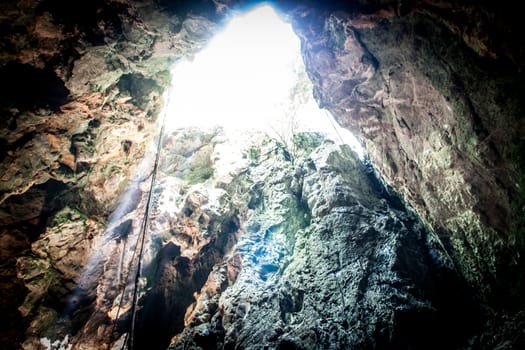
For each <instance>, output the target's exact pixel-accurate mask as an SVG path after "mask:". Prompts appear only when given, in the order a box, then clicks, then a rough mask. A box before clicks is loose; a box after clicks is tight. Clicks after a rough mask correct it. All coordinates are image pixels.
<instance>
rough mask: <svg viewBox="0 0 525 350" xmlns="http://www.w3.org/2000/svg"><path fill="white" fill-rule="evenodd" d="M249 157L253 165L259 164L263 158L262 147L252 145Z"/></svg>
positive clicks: (249, 149)
mask: <svg viewBox="0 0 525 350" xmlns="http://www.w3.org/2000/svg"><path fill="white" fill-rule="evenodd" d="M248 159H250V164H251V165H257V164H259V161H260V159H261V149H260V148H259V147H257V146H255V145H252V146H250V148H248Z"/></svg>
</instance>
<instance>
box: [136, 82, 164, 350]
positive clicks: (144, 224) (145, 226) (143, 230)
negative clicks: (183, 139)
mask: <svg viewBox="0 0 525 350" xmlns="http://www.w3.org/2000/svg"><path fill="white" fill-rule="evenodd" d="M170 95H171V94H170V92H168V97H167V100H166V107H165V109H164V111H163V116H162V120H161V126H160V132H159V138H158V141H157V150H156V151H157V152H156V154H155V163H154V164H153V171H152V174H151V183H150V187H149V191H148V198H147V201H146V209H145V213H144V218H143V220H142V227H141V234H140V236H139V239H140V250H139V256H138V262H137V272H136V273H135V281H134V287H133V301H132V304H131V327H130V331H129V338H128V350H133V345H134V338H135V321H136V319H137V306H138V293H139V281H140V276H141V274H140V272H141V269H142V258H143V255H144V242H145V241H146V233H147V231H148V225H149V216H150V211H151V202H152V198H153V190H154V188H155V183H156V180H157V171H158V168H159V159H160V150H161V148H162V137H163V136H164V128H165V125H166V114H167V106H168V105H169V101H170ZM137 241H138V240H137Z"/></svg>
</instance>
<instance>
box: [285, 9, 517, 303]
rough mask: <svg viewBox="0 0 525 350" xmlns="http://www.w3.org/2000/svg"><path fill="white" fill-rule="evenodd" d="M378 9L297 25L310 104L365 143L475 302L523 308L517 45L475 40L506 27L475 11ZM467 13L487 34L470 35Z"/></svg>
mask: <svg viewBox="0 0 525 350" xmlns="http://www.w3.org/2000/svg"><path fill="white" fill-rule="evenodd" d="M398 5H403V4H402V3H401V2H398ZM412 5H413V6H412ZM433 6H434V7H433ZM435 6H439V7H440V11H441V12H440V11H437V8H436V7H435ZM379 7H380V8H374V9H371V13H369V14H362V12H361V13H357V12H356V11H355V10H354V11H353V12H352V11H348V12H334V11H332V12H326V11H325V12H323V11H314V10H311V11H304V12H301V13H300V14H299V16H298V17H297V18H296V19H295V23H296V28H297V31H298V34H299V35H300V37H301V38H302V40H303V53H304V58H305V64H306V66H307V70H308V73H309V75H310V77H311V79H312V81H313V82H314V85H315V86H316V89H315V94H316V97H317V99H318V101H319V102H320V104H321V105H322V106H324V107H326V108H328V109H329V110H331V111H332V113H333V114H334V116H335V117H336V119H337V120H338V121H339V122H340V123H341V124H342V125H343V126H345V127H348V128H350V129H351V130H353V131H354V132H356V133H357V134H358V135H360V136H361V138H362V140H363V141H364V143H365V145H366V149H367V151H368V154H369V157H370V160H371V162H372V163H373V164H374V165H375V166H376V167H377V169H378V171H379V172H380V173H381V174H382V176H383V177H384V178H385V179H386V181H387V182H388V183H389V184H390V185H391V186H392V187H394V188H395V189H396V190H397V191H399V192H400V193H401V194H402V196H403V197H404V198H405V199H406V200H407V202H408V203H410V205H412V206H413V207H414V208H415V209H416V210H417V212H418V213H419V214H420V215H421V217H422V218H424V220H425V221H426V222H428V223H429V224H430V225H431V226H432V227H433V228H434V230H435V231H436V232H437V233H438V235H439V236H440V239H441V240H442V242H443V244H444V245H445V246H446V247H447V250H448V251H449V252H450V254H451V255H452V257H453V259H454V261H455V264H456V265H457V266H458V268H459V269H460V270H461V271H462V274H463V275H464V276H465V278H466V279H467V280H468V281H469V283H471V284H472V285H473V286H475V288H476V289H477V290H478V292H479V294H480V297H481V298H482V299H485V300H487V299H490V300H491V302H496V303H499V302H500V301H501V299H502V298H503V299H507V296H508V294H509V293H508V291H509V290H511V293H510V294H514V293H515V294H514V295H513V297H515V298H516V299H514V301H516V302H518V303H521V302H520V301H519V300H520V299H521V298H520V297H519V292H517V290H518V289H519V288H521V284H522V282H521V280H522V278H521V277H520V278H519V279H518V280H519V281H516V280H515V278H514V277H512V276H515V273H519V271H520V270H521V268H522V263H521V262H519V261H520V260H521V258H520V256H521V253H522V251H523V245H522V243H520V242H521V241H522V237H523V224H522V219H521V217H522V216H523V208H522V203H523V200H522V198H523V191H522V188H523V186H522V184H521V183H522V180H521V177H522V176H521V173H522V164H523V161H522V158H521V156H517V153H519V154H521V153H523V152H522V151H523V139H522V134H523V126H524V125H523V118H522V116H523V103H522V102H521V100H520V99H519V98H518V97H517V95H516V94H518V93H519V91H523V82H522V79H521V74H522V73H520V72H521V71H522V67H523V65H522V60H523V57H522V56H521V54H511V52H514V53H516V52H517V51H516V50H518V51H519V49H516V48H517V47H523V46H522V45H523V42H522V41H520V40H518V39H517V38H515V36H513V38H515V39H516V40H517V41H516V42H514V43H513V47H515V50H514V51H512V50H510V49H509V50H506V51H505V50H503V51H502V50H501V47H498V46H499V45H496V46H494V47H493V46H490V45H489V43H488V42H487V38H486V37H485V36H483V37H480V36H481V35H490V34H489V33H491V30H493V31H494V32H497V30H496V29H495V28H496V27H498V25H501V23H494V22H491V21H490V20H489V19H486V20H485V21H482V20H481V19H479V17H480V16H482V15H481V14H480V13H481V12H483V11H482V9H474V8H473V7H471V6H470V7H469V6H466V7H465V6H463V5H458V6H457V8H456V7H453V8H452V7H450V6H449V5H447V4H444V3H440V4H430V3H426V2H421V3H419V2H415V3H414V4H411V5H409V6H408V8H407V7H405V9H404V11H401V10H400V8H396V7H388V6H379ZM401 9H402V8H401ZM432 9H433V10H432ZM449 11H453V12H454V15H455V16H458V17H454V16H451V17H449V16H448V15H450V13H449ZM476 11H478V12H476ZM479 11H481V12H479ZM465 13H470V14H472V15H473V16H474V18H476V19H479V20H480V21H482V22H480V24H479V25H485V24H486V25H487V30H488V32H489V33H486V32H484V33H483V34H481V33H480V32H479V30H478V29H479V28H478V29H476V30H475V29H473V28H471V27H469V25H470V24H469V23H470V22H467V20H466V19H462V18H463V17H461V16H463V15H465ZM483 13H484V14H486V13H485V12H483ZM447 14H448V15H447ZM476 14H477V15H476ZM482 17H483V16H482ZM463 20H464V21H465V24H464V23H463V22H462V21H463ZM498 20H499V19H498ZM463 25H464V27H463ZM512 25H515V22H512V21H510V22H509V23H507V24H505V28H506V29H507V31H508V30H510V28H512ZM451 28H452V29H453V30H452V31H451V30H450V29H451ZM498 28H499V27H498ZM489 29H490V30H489ZM500 29H501V28H500ZM458 31H461V36H458V34H459V33H458ZM510 40H511V38H510V37H506V38H505V39H504V41H503V42H502V43H501V44H502V45H507V44H509V41H510ZM491 43H492V42H491ZM518 149H519V151H517V150H518ZM516 152H517V153H516ZM509 272H510V274H509ZM503 295H505V297H503Z"/></svg>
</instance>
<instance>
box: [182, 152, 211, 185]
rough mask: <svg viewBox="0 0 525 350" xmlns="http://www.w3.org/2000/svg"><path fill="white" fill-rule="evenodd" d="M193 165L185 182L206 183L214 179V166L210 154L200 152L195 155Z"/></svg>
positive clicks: (186, 175) (191, 183)
mask: <svg viewBox="0 0 525 350" xmlns="http://www.w3.org/2000/svg"><path fill="white" fill-rule="evenodd" d="M194 157H195V158H194V160H193V162H192V164H191V165H190V166H189V168H188V169H187V171H186V174H185V176H184V180H185V181H186V182H187V183H188V184H190V185H194V184H198V183H202V182H205V181H206V180H208V179H210V178H211V177H213V164H212V161H211V158H210V154H209V153H208V152H200V153H196V154H195V155H194Z"/></svg>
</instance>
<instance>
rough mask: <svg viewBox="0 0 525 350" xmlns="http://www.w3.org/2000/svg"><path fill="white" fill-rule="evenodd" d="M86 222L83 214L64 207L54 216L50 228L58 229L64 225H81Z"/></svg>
mask: <svg viewBox="0 0 525 350" xmlns="http://www.w3.org/2000/svg"><path fill="white" fill-rule="evenodd" d="M86 220H87V216H86V215H85V214H83V213H81V212H79V211H78V210H75V209H71V208H69V207H65V208H64V209H62V210H61V211H59V212H57V213H56V214H55V216H54V217H53V220H52V222H51V225H50V226H51V227H60V226H62V225H64V224H67V223H70V222H74V221H82V222H83V223H85V222H86Z"/></svg>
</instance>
